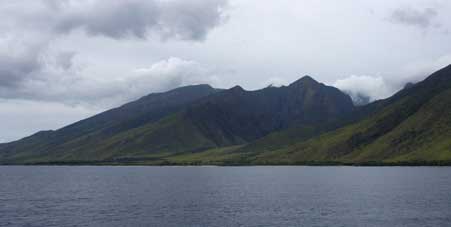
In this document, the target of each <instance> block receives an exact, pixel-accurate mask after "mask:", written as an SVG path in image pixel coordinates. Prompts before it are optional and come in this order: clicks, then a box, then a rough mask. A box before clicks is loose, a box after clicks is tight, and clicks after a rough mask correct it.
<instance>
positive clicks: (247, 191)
mask: <svg viewBox="0 0 451 227" xmlns="http://www.w3.org/2000/svg"><path fill="white" fill-rule="evenodd" d="M0 226H451V168H448V167H86V166H79V167H74V166H71V167H70V166H60V167H57V166H54V167H45V166H0Z"/></svg>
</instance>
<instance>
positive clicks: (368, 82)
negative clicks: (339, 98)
mask: <svg viewBox="0 0 451 227" xmlns="http://www.w3.org/2000/svg"><path fill="white" fill-rule="evenodd" d="M333 86H335V87H337V88H339V89H340V90H342V91H344V92H346V93H347V94H349V95H350V96H351V98H352V99H353V101H354V102H355V103H364V102H366V101H367V100H365V99H368V101H374V100H378V99H383V98H387V97H389V96H390V95H392V94H393V93H394V91H395V90H396V89H394V88H393V87H392V86H391V85H390V84H388V83H387V82H386V81H385V80H384V78H382V77H379V76H356V75H352V76H349V77H347V78H344V79H339V80H337V81H336V82H335V83H334V84H333Z"/></svg>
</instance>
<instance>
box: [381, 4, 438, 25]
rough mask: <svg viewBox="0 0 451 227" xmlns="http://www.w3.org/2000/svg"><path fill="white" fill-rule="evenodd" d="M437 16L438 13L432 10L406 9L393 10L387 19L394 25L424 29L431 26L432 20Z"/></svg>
mask: <svg viewBox="0 0 451 227" xmlns="http://www.w3.org/2000/svg"><path fill="white" fill-rule="evenodd" d="M437 16H438V12H437V10H436V9H433V8H425V9H423V10H418V9H413V8H410V7H408V8H399V9H396V10H394V11H393V12H392V13H391V15H390V18H389V19H390V21H391V22H393V23H396V24H403V25H408V26H414V27H418V28H422V29H426V28H429V27H430V26H431V25H433V20H434V18H436V17H437Z"/></svg>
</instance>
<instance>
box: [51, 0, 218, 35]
mask: <svg viewBox="0 0 451 227" xmlns="http://www.w3.org/2000/svg"><path fill="white" fill-rule="evenodd" d="M81 2H82V3H76V4H74V3H72V4H69V3H67V4H59V5H55V3H52V4H50V5H51V7H52V8H53V9H55V10H56V11H57V12H58V14H59V17H58V21H57V23H56V24H55V27H54V29H55V31H57V32H63V33H66V32H70V31H73V30H75V29H82V30H84V31H86V33H87V34H89V35H94V36H97V35H101V36H106V37H110V38H114V39H123V38H130V37H134V38H139V39H146V38H148V37H149V36H158V37H160V38H161V39H164V40H167V39H179V40H195V41H201V40H204V39H205V38H206V36H207V33H208V32H209V31H210V30H211V29H213V28H214V27H216V26H218V25H219V24H220V23H221V22H222V20H223V19H224V18H225V16H224V11H223V10H224V7H226V6H227V1H226V0H209V1H201V0H188V1H158V0H146V1H144V0H130V1H109V0H108V1H106V0H97V1H95V2H94V3H92V2H85V1H81Z"/></svg>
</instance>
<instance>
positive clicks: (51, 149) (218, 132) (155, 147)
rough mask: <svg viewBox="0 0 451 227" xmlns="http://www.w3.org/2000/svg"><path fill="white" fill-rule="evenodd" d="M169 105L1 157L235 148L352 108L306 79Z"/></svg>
mask: <svg viewBox="0 0 451 227" xmlns="http://www.w3.org/2000/svg"><path fill="white" fill-rule="evenodd" d="M166 96H167V94H163V97H164V99H163V98H160V99H158V100H159V101H161V103H165V101H166ZM176 98H177V97H171V98H170V100H167V102H169V103H170V102H173V99H176ZM158 103H160V102H158ZM185 103H186V105H185ZM141 104H142V103H140V105H139V106H141V107H146V106H147V104H142V105H141ZM135 105H136V104H135ZM125 106H127V107H128V106H130V104H127V105H125ZM133 106H134V105H133ZM171 107H172V106H171ZM176 107H177V108H167V109H166V110H165V111H157V112H155V111H153V110H154V109H155V110H164V108H162V107H161V105H160V106H157V107H155V108H154V109H152V111H146V112H143V114H136V113H138V112H139V111H137V110H136V109H131V110H132V112H133V113H135V114H133V117H128V115H127V113H128V109H127V108H122V109H121V110H120V111H117V110H116V112H119V113H116V112H114V114H113V116H105V114H106V113H109V112H108V111H107V112H106V113H104V114H103V115H100V116H95V117H93V118H91V119H88V120H85V121H81V122H79V123H76V124H74V125H72V126H68V127H66V128H63V129H61V130H58V131H56V132H41V133H38V134H36V135H34V136H31V137H28V138H25V139H23V140H20V141H17V142H14V143H11V144H9V145H7V146H6V147H5V148H3V149H2V150H3V152H2V150H0V155H1V156H0V160H2V161H3V162H6V163H8V162H11V163H37V162H71V161H72V162H87V161H90V162H92V161H95V162H100V161H107V162H125V161H133V160H141V161H142V160H153V159H154V158H156V157H161V156H165V155H173V154H180V153H195V152H201V151H205V150H209V149H216V148H221V147H228V146H235V145H242V144H246V143H248V142H251V141H254V140H256V139H259V138H261V137H263V136H265V135H268V134H269V133H272V132H274V131H278V130H282V129H285V128H289V127H292V126H294V125H298V126H302V127H306V128H307V127H309V128H314V127H319V126H320V125H323V124H327V123H328V122H332V121H334V120H335V119H337V118H339V117H341V116H344V115H347V114H349V113H351V112H352V111H353V109H354V106H353V104H352V100H351V99H350V97H349V96H348V95H346V94H344V93H343V92H341V91H339V90H338V89H336V88H333V87H329V86H326V85H324V84H321V83H318V82H316V81H315V80H313V79H312V78H310V77H308V76H306V77H303V78H301V79H300V80H298V81H296V82H294V83H292V84H290V85H289V86H285V87H280V88H276V87H268V88H265V89H261V90H256V91H245V90H244V89H242V88H240V87H234V88H231V89H228V90H223V91H219V92H210V93H208V94H206V95H205V96H200V97H198V98H197V99H195V100H194V99H193V101H192V102H190V103H189V102H184V105H177V106H176ZM174 110H177V111H174ZM115 117H117V118H115ZM93 119H94V120H93ZM99 119H100V120H99ZM109 119H111V121H110V120H109ZM103 120H104V121H103ZM86 121H88V122H89V123H86ZM90 124H91V125H93V126H94V128H91V127H89V125H90ZM85 125H88V126H86V127H85Z"/></svg>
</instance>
